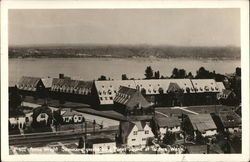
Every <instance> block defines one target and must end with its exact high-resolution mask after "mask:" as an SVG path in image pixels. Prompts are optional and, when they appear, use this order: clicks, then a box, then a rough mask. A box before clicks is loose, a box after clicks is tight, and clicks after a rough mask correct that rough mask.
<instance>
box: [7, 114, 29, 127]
mask: <svg viewBox="0 0 250 162" xmlns="http://www.w3.org/2000/svg"><path fill="white" fill-rule="evenodd" d="M25 123H26V121H25V114H18V115H15V116H10V117H9V124H10V125H9V127H10V129H14V128H18V129H24V128H25V126H26V125H25Z"/></svg>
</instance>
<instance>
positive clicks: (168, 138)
mask: <svg viewBox="0 0 250 162" xmlns="http://www.w3.org/2000/svg"><path fill="white" fill-rule="evenodd" d="M175 140H176V139H175V134H174V133H172V132H168V131H167V132H166V134H165V136H164V137H163V143H165V144H167V145H172V144H174V142H175Z"/></svg>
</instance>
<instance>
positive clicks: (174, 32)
mask: <svg viewBox="0 0 250 162" xmlns="http://www.w3.org/2000/svg"><path fill="white" fill-rule="evenodd" d="M61 44H70V45H73V44H77V45H90V44H91V45H97V44H98V45H100V44H103V45H107V44H108V45H139V44H148V45H175V46H240V10H239V9H60V10H59V9H57V10H56V9H53V10H52V9H51V10H49V9H40V10H38V9H36V10H28V9H26V10H25V9H15V10H14V9H12V10H9V45H10V46H15V45H19V46H29V45H61Z"/></svg>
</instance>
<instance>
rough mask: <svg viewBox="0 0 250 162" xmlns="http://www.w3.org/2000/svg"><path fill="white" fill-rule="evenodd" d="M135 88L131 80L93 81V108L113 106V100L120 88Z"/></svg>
mask: <svg viewBox="0 0 250 162" xmlns="http://www.w3.org/2000/svg"><path fill="white" fill-rule="evenodd" d="M121 86H124V87H129V88H134V89H135V88H136V86H135V83H134V81H133V80H122V81H121V80H116V81H114V80H108V81H95V82H94V87H93V96H94V98H95V103H94V104H95V106H102V107H105V106H110V105H113V104H114V98H115V96H116V93H117V92H118V91H119V89H120V87H121Z"/></svg>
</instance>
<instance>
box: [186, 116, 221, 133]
mask: <svg viewBox="0 0 250 162" xmlns="http://www.w3.org/2000/svg"><path fill="white" fill-rule="evenodd" d="M188 118H189V119H190V122H191V124H192V126H193V129H194V130H198V131H200V132H203V131H206V130H213V129H216V128H217V127H216V125H215V123H214V121H213V119H212V117H211V115H210V114H198V115H192V114H189V115H188Z"/></svg>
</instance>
